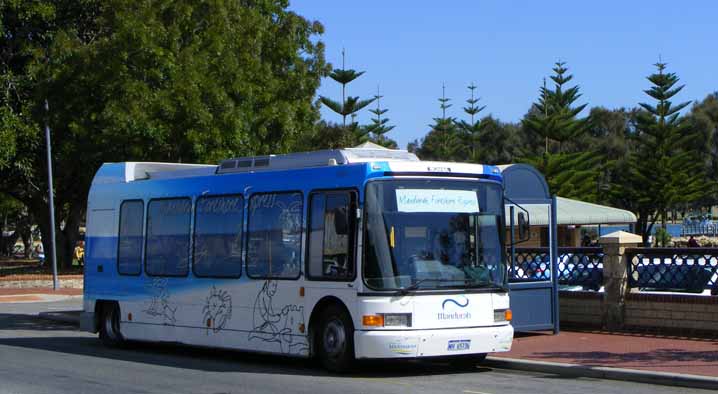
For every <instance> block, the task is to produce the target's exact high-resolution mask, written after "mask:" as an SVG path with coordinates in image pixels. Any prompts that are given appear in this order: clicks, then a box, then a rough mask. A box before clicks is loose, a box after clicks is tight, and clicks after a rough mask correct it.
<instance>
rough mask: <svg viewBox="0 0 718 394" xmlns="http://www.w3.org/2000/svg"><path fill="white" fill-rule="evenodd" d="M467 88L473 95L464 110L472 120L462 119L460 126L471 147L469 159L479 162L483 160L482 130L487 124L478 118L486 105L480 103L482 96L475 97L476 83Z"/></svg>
mask: <svg viewBox="0 0 718 394" xmlns="http://www.w3.org/2000/svg"><path fill="white" fill-rule="evenodd" d="M467 88H468V89H469V91H470V92H471V97H470V98H469V99H467V100H466V103H467V104H468V106H467V107H464V112H465V113H466V114H467V115H469V119H470V120H469V122H467V121H465V120H462V121H460V122H459V123H458V127H459V129H460V130H461V131H462V132H463V133H464V135H463V137H464V138H465V139H466V140H467V142H468V146H469V147H470V152H469V161H470V162H473V163H479V162H481V157H480V156H481V154H480V151H479V148H480V141H479V140H480V138H481V132H482V131H483V130H484V129H485V128H486V125H485V124H484V123H483V122H482V121H481V120H480V119H477V118H478V115H479V113H480V112H481V111H483V110H484V108H486V106H485V105H482V106H479V105H478V104H479V101H481V98H479V97H475V92H474V91H475V90H476V85H475V84H474V83H472V84H471V85H469V86H468V87H467Z"/></svg>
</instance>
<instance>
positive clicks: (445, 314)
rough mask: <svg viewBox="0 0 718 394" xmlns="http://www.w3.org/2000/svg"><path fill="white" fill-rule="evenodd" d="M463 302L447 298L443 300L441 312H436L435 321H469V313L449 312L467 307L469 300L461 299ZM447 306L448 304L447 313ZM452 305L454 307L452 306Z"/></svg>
mask: <svg viewBox="0 0 718 394" xmlns="http://www.w3.org/2000/svg"><path fill="white" fill-rule="evenodd" d="M462 298H463V302H462V301H460V300H455V299H453V298H447V299H445V300H444V302H442V303H441V310H442V311H441V312H438V313H437V314H436V318H437V320H469V319H471V312H468V311H461V310H454V311H451V309H456V308H457V307H458V308H461V309H464V308H466V307H467V306H469V299H468V298H466V297H462ZM447 304H449V308H448V309H449V310H448V311H447ZM452 304H453V305H454V306H452Z"/></svg>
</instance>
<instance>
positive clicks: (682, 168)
mask: <svg viewBox="0 0 718 394" xmlns="http://www.w3.org/2000/svg"><path fill="white" fill-rule="evenodd" d="M655 66H656V68H657V69H658V71H657V72H656V73H653V74H651V75H650V76H649V77H648V80H649V81H650V82H651V84H652V85H653V86H651V88H650V89H647V90H645V91H644V92H645V93H646V94H647V95H648V96H649V97H651V98H652V99H654V100H655V101H656V103H655V105H653V104H648V103H639V105H640V107H641V108H642V111H641V112H640V113H639V114H638V117H637V120H636V133H635V134H634V136H633V140H634V141H633V142H634V145H635V148H634V149H633V150H632V152H630V154H629V158H628V165H627V167H628V168H627V171H625V172H624V173H622V174H618V176H617V179H616V185H614V186H615V187H614V188H613V191H612V192H613V193H614V194H619V195H621V196H622V198H624V199H625V198H630V199H631V200H632V201H634V203H633V204H634V211H635V212H636V213H637V216H638V221H637V223H636V224H637V227H638V231H639V232H640V233H641V235H642V236H643V241H644V243H647V241H648V236H649V235H650V234H651V232H652V230H653V226H654V224H655V223H656V222H657V221H658V219H659V218H661V217H663V218H665V215H666V212H667V210H668V209H671V208H675V207H676V206H678V205H680V204H685V203H688V202H691V201H695V200H698V199H700V198H701V197H702V195H703V193H704V189H703V185H704V183H705V181H704V175H703V167H702V163H701V161H700V160H697V158H696V157H695V156H696V154H695V153H696V152H697V151H698V149H696V147H695V144H696V142H697V140H698V136H697V134H696V133H695V132H694V131H693V130H691V129H690V127H689V124H688V122H685V118H683V117H681V116H680V111H681V110H682V109H683V108H685V107H686V106H688V105H689V104H690V102H684V103H680V104H676V105H674V104H673V103H672V101H671V99H672V98H673V97H675V96H676V95H677V94H678V93H679V92H680V91H681V90H682V89H683V87H684V85H680V86H676V84H677V83H678V81H679V78H678V76H677V75H676V74H675V73H667V72H665V69H666V63H663V62H659V63H656V64H655Z"/></svg>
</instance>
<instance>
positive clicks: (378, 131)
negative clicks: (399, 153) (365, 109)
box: [367, 87, 397, 149]
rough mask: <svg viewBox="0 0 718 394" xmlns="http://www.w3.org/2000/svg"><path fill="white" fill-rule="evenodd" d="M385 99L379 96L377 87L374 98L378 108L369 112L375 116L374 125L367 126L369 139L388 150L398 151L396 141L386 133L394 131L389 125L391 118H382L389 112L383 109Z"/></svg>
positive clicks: (372, 120)
mask: <svg viewBox="0 0 718 394" xmlns="http://www.w3.org/2000/svg"><path fill="white" fill-rule="evenodd" d="M383 97H384V96H382V95H380V94H379V88H378V87H377V90H376V95H375V96H374V100H375V101H376V108H374V109H370V110H369V112H371V113H372V114H374V117H373V118H372V119H371V122H372V123H371V124H370V125H368V126H367V132H368V133H369V135H370V137H369V139H370V140H371V141H372V142H374V143H376V144H379V145H381V146H383V147H386V148H390V149H396V148H397V144H396V141H394V140H392V139H391V138H389V137H387V136H386V133H388V132H390V131H391V130H393V129H394V126H389V125H388V124H387V123H389V118H387V117H383V118H382V116H384V115H385V114H386V113H387V112H389V110H388V109H386V108H382V107H381V99H382V98H383Z"/></svg>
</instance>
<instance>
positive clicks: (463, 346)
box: [446, 339, 471, 351]
mask: <svg viewBox="0 0 718 394" xmlns="http://www.w3.org/2000/svg"><path fill="white" fill-rule="evenodd" d="M470 348H471V340H470V339H462V340H457V341H449V344H448V346H447V347H446V350H448V351H457V350H469V349H470Z"/></svg>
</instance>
